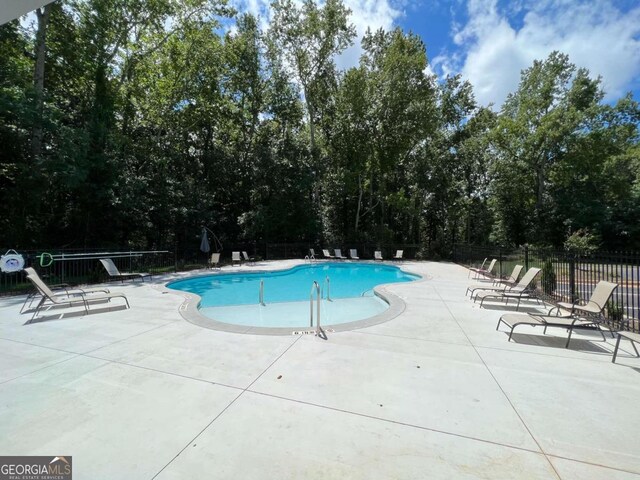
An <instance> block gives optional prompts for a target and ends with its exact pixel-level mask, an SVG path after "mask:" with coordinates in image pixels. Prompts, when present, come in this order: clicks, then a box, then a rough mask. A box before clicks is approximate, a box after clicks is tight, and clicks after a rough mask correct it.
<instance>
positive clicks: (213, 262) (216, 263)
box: [209, 253, 220, 268]
mask: <svg viewBox="0 0 640 480" xmlns="http://www.w3.org/2000/svg"><path fill="white" fill-rule="evenodd" d="M209 267H211V268H220V254H219V253H212V254H211V259H210V260H209Z"/></svg>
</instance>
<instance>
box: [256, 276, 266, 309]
mask: <svg viewBox="0 0 640 480" xmlns="http://www.w3.org/2000/svg"><path fill="white" fill-rule="evenodd" d="M258 301H259V302H260V305H262V306H263V307H264V306H266V304H265V303H264V280H260V293H259V295H258Z"/></svg>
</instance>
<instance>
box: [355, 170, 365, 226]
mask: <svg viewBox="0 0 640 480" xmlns="http://www.w3.org/2000/svg"><path fill="white" fill-rule="evenodd" d="M362 193H363V192H362V175H360V174H358V209H357V210H356V228H355V231H356V234H357V233H358V225H359V224H360V209H361V208H362Z"/></svg>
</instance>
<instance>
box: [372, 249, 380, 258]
mask: <svg viewBox="0 0 640 480" xmlns="http://www.w3.org/2000/svg"><path fill="white" fill-rule="evenodd" d="M373 258H375V259H376V260H382V252H381V251H380V250H376V251H375V252H373Z"/></svg>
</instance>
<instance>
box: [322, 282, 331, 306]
mask: <svg viewBox="0 0 640 480" xmlns="http://www.w3.org/2000/svg"><path fill="white" fill-rule="evenodd" d="M324 283H326V284H327V301H329V302H330V301H331V279H330V278H329V275H327V277H326V278H325V279H324ZM322 286H323V287H324V284H323V285H322Z"/></svg>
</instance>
